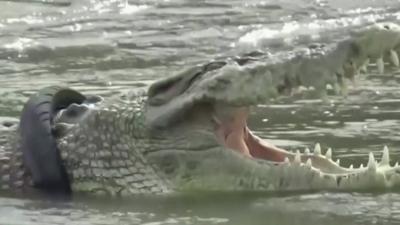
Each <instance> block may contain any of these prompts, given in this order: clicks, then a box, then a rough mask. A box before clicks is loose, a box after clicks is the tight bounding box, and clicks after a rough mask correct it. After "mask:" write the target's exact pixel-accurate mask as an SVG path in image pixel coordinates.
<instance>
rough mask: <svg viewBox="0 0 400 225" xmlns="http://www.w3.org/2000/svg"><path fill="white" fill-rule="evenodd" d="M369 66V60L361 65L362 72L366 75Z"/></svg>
mask: <svg viewBox="0 0 400 225" xmlns="http://www.w3.org/2000/svg"><path fill="white" fill-rule="evenodd" d="M368 65H369V58H367V59H366V60H365V61H364V63H363V64H362V65H361V68H360V71H361V72H363V73H366V72H367V71H368V69H367V67H368Z"/></svg>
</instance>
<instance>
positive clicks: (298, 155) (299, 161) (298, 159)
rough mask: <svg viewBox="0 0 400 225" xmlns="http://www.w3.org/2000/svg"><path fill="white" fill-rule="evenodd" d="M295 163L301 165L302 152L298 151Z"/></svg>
mask: <svg viewBox="0 0 400 225" xmlns="http://www.w3.org/2000/svg"><path fill="white" fill-rule="evenodd" d="M294 163H296V164H300V163H301V156H300V151H299V150H297V151H296V155H295V156H294Z"/></svg>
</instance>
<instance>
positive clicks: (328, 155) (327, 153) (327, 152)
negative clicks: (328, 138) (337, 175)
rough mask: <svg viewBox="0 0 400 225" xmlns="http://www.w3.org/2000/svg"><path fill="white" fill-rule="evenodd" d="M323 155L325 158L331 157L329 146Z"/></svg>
mask: <svg viewBox="0 0 400 225" xmlns="http://www.w3.org/2000/svg"><path fill="white" fill-rule="evenodd" d="M325 157H326V158H327V159H332V149H331V148H328V150H327V151H326V153H325Z"/></svg>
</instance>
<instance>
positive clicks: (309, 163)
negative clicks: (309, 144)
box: [306, 158, 312, 168]
mask: <svg viewBox="0 0 400 225" xmlns="http://www.w3.org/2000/svg"><path fill="white" fill-rule="evenodd" d="M306 166H307V167H308V168H311V167H312V163H311V159H310V158H308V159H307V161H306Z"/></svg>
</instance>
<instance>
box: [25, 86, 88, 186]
mask: <svg viewBox="0 0 400 225" xmlns="http://www.w3.org/2000/svg"><path fill="white" fill-rule="evenodd" d="M85 99H86V97H85V96H84V95H82V94H81V93H79V92H77V91H75V90H72V89H69V88H64V87H58V86H52V87H47V88H44V89H41V90H40V91H39V92H38V93H37V94H34V95H32V96H31V97H30V98H29V100H28V101H27V103H26V104H25V106H24V108H23V110H22V114H21V118H20V135H21V149H22V152H23V158H24V164H25V166H26V167H27V168H28V170H29V171H30V173H31V175H32V178H33V184H34V186H35V187H36V188H38V189H42V190H46V191H49V192H70V191H71V189H70V183H69V179H68V175H67V173H66V170H65V168H64V166H63V163H62V160H61V156H60V151H59V149H58V148H57V143H56V138H55V137H54V135H53V133H52V127H53V123H54V121H53V118H54V115H55V114H56V113H57V111H59V110H61V109H64V108H67V107H68V106H69V105H70V104H72V103H77V104H81V103H82V102H83V101H85ZM44 114H47V116H46V117H45V118H43V115H44Z"/></svg>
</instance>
